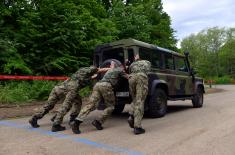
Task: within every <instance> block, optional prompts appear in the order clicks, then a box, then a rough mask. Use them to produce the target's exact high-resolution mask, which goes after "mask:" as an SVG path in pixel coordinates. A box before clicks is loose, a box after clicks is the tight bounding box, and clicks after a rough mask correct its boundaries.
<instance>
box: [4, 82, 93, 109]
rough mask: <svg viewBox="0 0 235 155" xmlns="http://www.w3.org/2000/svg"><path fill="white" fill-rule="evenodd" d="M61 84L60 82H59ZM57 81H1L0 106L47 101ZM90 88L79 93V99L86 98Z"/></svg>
mask: <svg viewBox="0 0 235 155" xmlns="http://www.w3.org/2000/svg"><path fill="white" fill-rule="evenodd" d="M59 82H61V81H59ZM59 82H58V81H37V80H35V81H2V82H0V104H3V103H4V104H16V105H20V104H27V103H30V102H32V101H44V100H47V98H48V96H49V94H50V92H51V90H52V89H53V88H54V86H55V85H56V84H57V83H59ZM90 93H91V88H90V87H89V86H88V87H85V88H83V89H81V90H80V91H79V94H80V95H81V97H87V96H89V95H90Z"/></svg>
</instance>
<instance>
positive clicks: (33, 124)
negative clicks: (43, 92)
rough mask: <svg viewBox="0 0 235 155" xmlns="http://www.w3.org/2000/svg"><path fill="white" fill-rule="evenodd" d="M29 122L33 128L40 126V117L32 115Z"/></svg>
mask: <svg viewBox="0 0 235 155" xmlns="http://www.w3.org/2000/svg"><path fill="white" fill-rule="evenodd" d="M29 124H30V125H31V126H32V127H33V128H38V127H40V125H38V119H37V118H36V117H32V118H31V119H30V120H29Z"/></svg>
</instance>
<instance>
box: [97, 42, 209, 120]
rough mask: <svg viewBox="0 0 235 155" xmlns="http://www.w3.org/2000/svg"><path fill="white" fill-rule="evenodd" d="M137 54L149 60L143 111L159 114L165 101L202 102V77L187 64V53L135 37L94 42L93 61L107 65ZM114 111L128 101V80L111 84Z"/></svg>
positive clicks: (199, 104)
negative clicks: (196, 74) (113, 86)
mask: <svg viewBox="0 0 235 155" xmlns="http://www.w3.org/2000/svg"><path fill="white" fill-rule="evenodd" d="M136 54H139V57H140V59H142V60H148V61H150V62H151V65H152V67H151V72H150V73H149V74H148V78H149V91H148V96H147V99H146V101H145V114H147V115H148V116H150V117H162V116H164V115H165V114H166V112H167V101H168V100H171V101H176V100H192V105H193V107H195V108H200V107H202V106H203V94H204V92H205V91H204V85H203V79H201V78H198V77H195V71H194V70H193V68H191V67H190V63H189V59H188V57H189V54H188V53H184V55H183V54H179V53H177V52H174V51H171V50H169V49H165V48H161V47H158V46H156V45H152V44H148V43H145V42H142V41H138V40H135V39H123V40H119V41H115V42H112V43H107V44H103V45H98V46H97V47H96V49H95V52H94V64H95V65H96V66H98V67H107V66H108V65H109V64H110V62H111V60H113V61H115V62H117V63H118V64H119V65H124V66H125V67H126V69H127V71H128V65H129V64H131V63H132V62H133V61H134V56H135V55H136ZM115 95H116V106H115V110H114V112H115V113H121V112H122V111H123V109H124V106H125V104H127V103H130V102H131V97H130V94H129V86H128V80H126V79H121V80H120V84H119V85H118V87H117V88H115Z"/></svg>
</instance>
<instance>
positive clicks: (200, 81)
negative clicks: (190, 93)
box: [194, 80, 205, 93]
mask: <svg viewBox="0 0 235 155" xmlns="http://www.w3.org/2000/svg"><path fill="white" fill-rule="evenodd" d="M194 85H195V90H194V91H195V92H196V90H197V88H198V87H199V86H202V88H203V93H205V89H204V85H203V81H202V80H197V81H196V82H195V84H194Z"/></svg>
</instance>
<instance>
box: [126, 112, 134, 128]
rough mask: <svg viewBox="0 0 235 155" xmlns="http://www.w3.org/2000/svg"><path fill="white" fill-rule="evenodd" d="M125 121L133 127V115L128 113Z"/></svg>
mask: <svg viewBox="0 0 235 155" xmlns="http://www.w3.org/2000/svg"><path fill="white" fill-rule="evenodd" d="M127 122H128V123H129V126H130V128H134V116H133V115H130V116H129V118H128V120H127Z"/></svg>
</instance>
